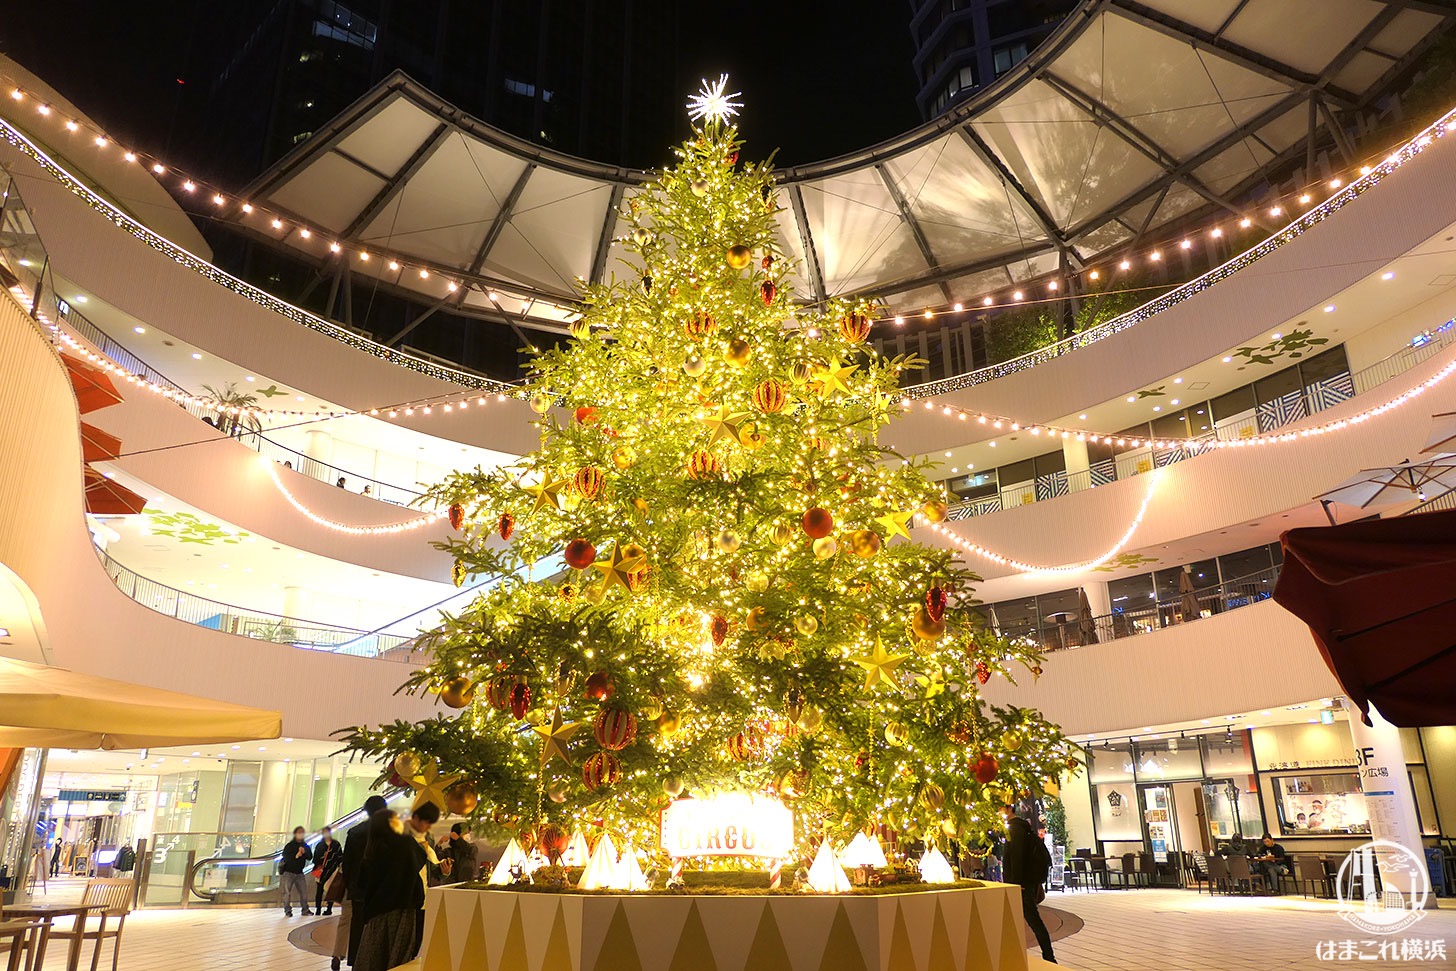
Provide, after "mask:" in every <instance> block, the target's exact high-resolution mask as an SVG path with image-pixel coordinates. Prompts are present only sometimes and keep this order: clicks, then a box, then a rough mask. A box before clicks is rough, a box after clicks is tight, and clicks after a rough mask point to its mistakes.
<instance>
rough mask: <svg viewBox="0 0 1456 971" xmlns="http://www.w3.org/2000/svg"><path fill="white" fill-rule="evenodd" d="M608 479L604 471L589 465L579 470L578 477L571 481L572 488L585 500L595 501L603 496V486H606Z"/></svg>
mask: <svg viewBox="0 0 1456 971" xmlns="http://www.w3.org/2000/svg"><path fill="white" fill-rule="evenodd" d="M606 482H607V477H606V476H605V475H603V474H602V470H601V469H599V468H597V467H596V466H595V465H588V466H586V467H585V468H581V469H577V471H576V477H575V478H573V479H572V480H571V485H572V488H574V489H575V490H576V493H577V495H579V496H581V497H582V498H583V499H595V498H596V497H597V496H599V495H601V494H602V486H604V485H606Z"/></svg>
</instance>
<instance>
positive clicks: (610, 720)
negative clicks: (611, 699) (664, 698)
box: [592, 708, 637, 752]
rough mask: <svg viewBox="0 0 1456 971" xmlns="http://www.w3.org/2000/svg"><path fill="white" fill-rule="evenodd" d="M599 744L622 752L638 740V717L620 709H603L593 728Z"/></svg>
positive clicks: (612, 750)
mask: <svg viewBox="0 0 1456 971" xmlns="http://www.w3.org/2000/svg"><path fill="white" fill-rule="evenodd" d="M592 733H593V734H594V735H595V737H596V740H597V744H598V745H600V746H601V747H602V748H604V749H607V750H608V751H611V752H620V751H621V750H622V749H624V748H626V747H627V746H628V745H631V744H632V743H633V742H634V741H636V739H637V716H636V715H634V714H632V713H631V712H630V711H624V710H622V709H620V708H603V709H602V710H601V712H600V713H598V714H597V719H596V722H595V723H594V724H593V726H592Z"/></svg>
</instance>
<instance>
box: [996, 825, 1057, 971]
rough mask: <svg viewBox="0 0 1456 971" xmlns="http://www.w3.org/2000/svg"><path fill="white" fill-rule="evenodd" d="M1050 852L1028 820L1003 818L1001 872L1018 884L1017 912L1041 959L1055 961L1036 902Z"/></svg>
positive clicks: (1049, 858) (1007, 878)
mask: <svg viewBox="0 0 1456 971" xmlns="http://www.w3.org/2000/svg"><path fill="white" fill-rule="evenodd" d="M1051 868H1052V855H1051V853H1050V852H1048V850H1047V848H1046V844H1045V843H1043V842H1042V841H1041V840H1039V839H1037V838H1036V832H1035V831H1034V830H1033V829H1032V828H1031V823H1029V822H1027V821H1026V820H1025V819H1022V818H1021V817H1020V816H1012V817H1011V818H1010V819H1009V820H1007V821H1006V847H1005V850H1004V851H1003V853H1002V857H1001V876H1002V879H1004V880H1005V881H1006V882H1007V883H1014V884H1016V885H1017V886H1019V887H1021V913H1022V915H1023V916H1024V917H1025V918H1026V926H1027V927H1030V928H1031V932H1032V933H1033V934H1035V935H1036V943H1037V944H1039V945H1041V957H1042V960H1044V961H1048V962H1050V963H1052V964H1056V963H1057V959H1056V957H1054V956H1053V955H1052V936H1051V934H1050V933H1049V932H1048V931H1047V926H1046V924H1045V923H1044V922H1043V921H1042V919H1041V912H1040V911H1038V910H1037V904H1039V903H1041V900H1042V897H1043V896H1044V891H1043V889H1042V885H1043V884H1045V883H1046V879H1047V874H1048V873H1050V872H1051Z"/></svg>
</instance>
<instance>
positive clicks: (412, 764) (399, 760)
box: [394, 752, 424, 779]
mask: <svg viewBox="0 0 1456 971" xmlns="http://www.w3.org/2000/svg"><path fill="white" fill-rule="evenodd" d="M422 768H424V764H423V763H422V762H421V761H420V757H419V756H418V755H416V754H415V753H413V752H401V753H399V754H398V755H396V756H395V757H394V771H395V772H396V773H397V774H398V775H399V777H400V778H401V779H413V778H414V777H415V776H417V775H419V774H420V769H422Z"/></svg>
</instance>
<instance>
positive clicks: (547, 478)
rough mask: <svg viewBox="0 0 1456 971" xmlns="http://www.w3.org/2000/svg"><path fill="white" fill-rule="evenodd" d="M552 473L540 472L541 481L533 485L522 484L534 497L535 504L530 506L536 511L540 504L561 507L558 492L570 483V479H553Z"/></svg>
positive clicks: (554, 507)
mask: <svg viewBox="0 0 1456 971" xmlns="http://www.w3.org/2000/svg"><path fill="white" fill-rule="evenodd" d="M553 474H554V473H552V472H550V471H549V470H548V471H547V472H545V473H543V474H542V476H541V481H540V482H537V483H536V484H535V485H528V486H522V488H523V489H525V490H526V492H527V493H528V494H529V495H533V496H535V497H536V504H535V505H533V506H532V507H531V511H532V512H536V511H537V510H539V509H540V508H541V507H542V506H545V505H548V504H549V505H550V506H551V507H552V508H553V509H560V508H561V496H560V495H559V493H560V492H561V490H562V489H565V488H566V487H567V486H568V485H570V484H571V480H570V479H553V478H551V476H552V475H553Z"/></svg>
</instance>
